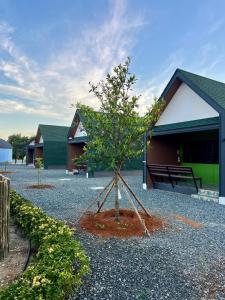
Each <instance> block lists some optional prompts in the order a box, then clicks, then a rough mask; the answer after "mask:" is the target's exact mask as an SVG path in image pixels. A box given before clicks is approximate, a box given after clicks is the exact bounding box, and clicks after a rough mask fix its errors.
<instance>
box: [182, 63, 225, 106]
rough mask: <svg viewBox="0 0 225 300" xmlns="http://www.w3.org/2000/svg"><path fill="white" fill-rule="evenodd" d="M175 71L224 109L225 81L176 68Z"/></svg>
mask: <svg viewBox="0 0 225 300" xmlns="http://www.w3.org/2000/svg"><path fill="white" fill-rule="evenodd" d="M177 72H178V73H180V74H182V75H183V76H184V77H185V78H187V79H188V80H190V81H191V82H192V84H194V85H195V86H197V88H198V89H200V90H201V91H202V92H203V93H205V94H207V95H208V96H209V97H210V98H211V99H212V100H213V101H215V102H216V103H217V104H218V105H219V106H220V107H222V108H223V109H225V83H223V82H219V81H216V80H213V79H210V78H206V77H203V76H200V75H196V74H193V73H190V72H187V71H184V70H181V69H177Z"/></svg>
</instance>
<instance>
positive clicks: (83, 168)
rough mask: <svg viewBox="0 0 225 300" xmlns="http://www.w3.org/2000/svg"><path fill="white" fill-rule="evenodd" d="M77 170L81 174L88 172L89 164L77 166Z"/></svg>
mask: <svg viewBox="0 0 225 300" xmlns="http://www.w3.org/2000/svg"><path fill="white" fill-rule="evenodd" d="M75 168H76V169H77V170H78V173H80V172H81V171H83V172H86V171H87V164H76V165H75Z"/></svg>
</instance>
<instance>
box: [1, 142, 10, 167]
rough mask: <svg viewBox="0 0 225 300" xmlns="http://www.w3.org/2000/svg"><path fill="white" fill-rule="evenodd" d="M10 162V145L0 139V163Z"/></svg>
mask: <svg viewBox="0 0 225 300" xmlns="http://www.w3.org/2000/svg"><path fill="white" fill-rule="evenodd" d="M4 162H12V146H11V145H10V144H9V143H8V142H6V141H5V140H3V139H0V163H4Z"/></svg>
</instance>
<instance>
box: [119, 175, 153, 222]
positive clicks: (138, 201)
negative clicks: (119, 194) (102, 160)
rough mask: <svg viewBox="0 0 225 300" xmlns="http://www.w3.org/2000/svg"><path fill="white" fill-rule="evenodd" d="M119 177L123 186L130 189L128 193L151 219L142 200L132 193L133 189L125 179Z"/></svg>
mask: <svg viewBox="0 0 225 300" xmlns="http://www.w3.org/2000/svg"><path fill="white" fill-rule="evenodd" d="M118 176H119V177H120V179H121V181H122V182H123V184H124V185H125V186H126V188H127V189H128V191H129V192H130V193H131V195H132V196H133V197H134V198H135V200H136V201H137V203H138V204H139V205H140V206H141V208H142V209H143V211H144V212H145V213H146V215H148V216H149V217H150V216H151V215H150V213H149V212H148V210H147V209H146V208H145V207H144V204H143V203H142V202H141V200H140V199H139V198H138V197H137V196H136V195H135V193H134V192H133V191H132V189H131V188H130V187H129V185H128V184H127V182H126V181H125V180H124V178H123V177H122V176H121V175H120V174H118Z"/></svg>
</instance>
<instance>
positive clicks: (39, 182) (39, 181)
mask: <svg viewBox="0 0 225 300" xmlns="http://www.w3.org/2000/svg"><path fill="white" fill-rule="evenodd" d="M40 184H41V180H40V169H38V185H40Z"/></svg>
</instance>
